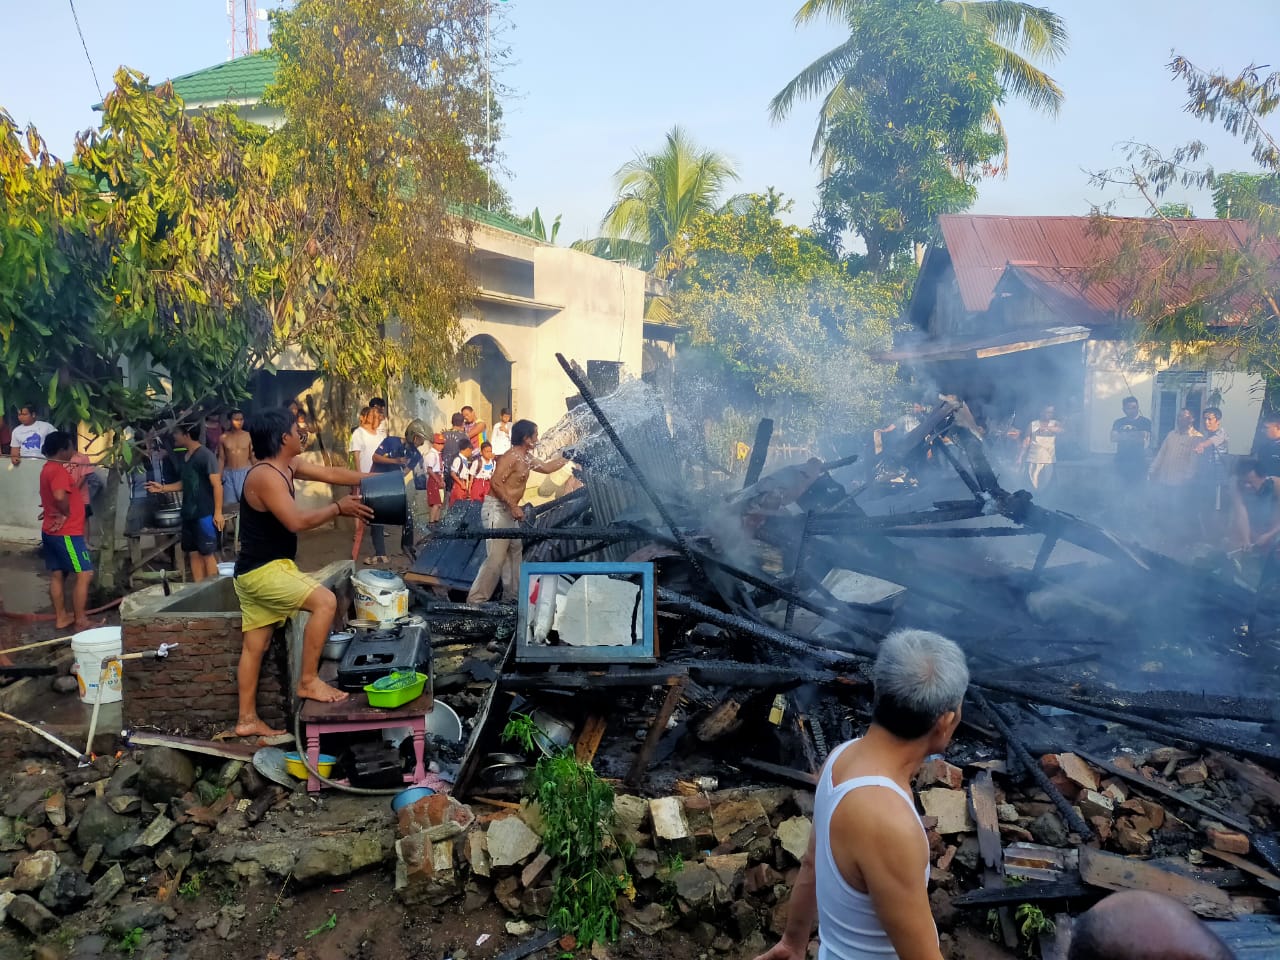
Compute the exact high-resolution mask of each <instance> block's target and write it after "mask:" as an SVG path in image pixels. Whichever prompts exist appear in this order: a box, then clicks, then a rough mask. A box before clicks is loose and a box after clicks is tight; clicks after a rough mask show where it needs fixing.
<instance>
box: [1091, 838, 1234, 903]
mask: <svg viewBox="0 0 1280 960" xmlns="http://www.w3.org/2000/svg"><path fill="white" fill-rule="evenodd" d="M1079 850H1080V879H1081V880H1083V881H1084V882H1085V883H1087V884H1090V885H1091V886H1095V887H1101V888H1102V889H1103V890H1147V891H1150V892H1151V893H1162V894H1164V895H1165V896H1168V897H1173V899H1175V900H1178V901H1180V902H1181V903H1184V904H1186V905H1187V906H1188V907H1190V908H1191V909H1192V910H1193V911H1195V912H1196V913H1198V914H1199V915H1200V916H1202V917H1211V918H1213V919H1215V920H1229V919H1232V918H1233V917H1235V911H1234V910H1232V908H1231V897H1230V896H1228V895H1227V893H1226V892H1224V891H1222V890H1219V889H1218V888H1217V887H1215V886H1213V885H1212V884H1208V883H1203V882H1202V881H1200V880H1193V879H1191V878H1190V877H1184V876H1182V875H1180V874H1177V873H1172V872H1170V871H1168V870H1164V869H1162V868H1160V867H1158V866H1156V865H1155V864H1154V863H1151V862H1149V861H1144V860H1133V859H1130V858H1129V857H1122V856H1120V855H1119V854H1115V853H1104V852H1103V851H1101V850H1094V849H1093V848H1092V847H1085V846H1082V847H1080V848H1079Z"/></svg>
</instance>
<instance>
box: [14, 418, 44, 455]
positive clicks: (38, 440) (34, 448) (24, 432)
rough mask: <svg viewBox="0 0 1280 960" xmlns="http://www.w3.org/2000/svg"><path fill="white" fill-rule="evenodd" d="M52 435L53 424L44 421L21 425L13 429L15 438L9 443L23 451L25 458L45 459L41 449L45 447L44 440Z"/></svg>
mask: <svg viewBox="0 0 1280 960" xmlns="http://www.w3.org/2000/svg"><path fill="white" fill-rule="evenodd" d="M51 433H53V424H52V423H46V422H45V421H44V420H37V421H36V422H35V423H20V424H18V425H17V426H16V427H14V428H13V438H12V439H11V440H10V441H9V442H10V443H11V444H13V446H14V447H17V448H18V449H19V450H21V451H22V454H21V456H23V457H43V456H44V454H43V453H41V452H40V448H41V447H42V446H44V438H45V437H47V436H48V435H49V434H51Z"/></svg>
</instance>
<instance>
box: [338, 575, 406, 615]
mask: <svg viewBox="0 0 1280 960" xmlns="http://www.w3.org/2000/svg"><path fill="white" fill-rule="evenodd" d="M400 582H401V583H403V582H404V581H400ZM351 586H352V587H353V588H354V589H355V604H356V619H357V620H377V621H378V622H379V623H382V622H385V621H387V620H398V619H399V618H400V617H403V616H405V615H406V614H407V613H408V612H409V589H408V587H400V588H399V589H381V588H378V587H371V586H370V585H369V584H368V583H367V582H364V583H362V582H361V581H359V580H357V579H356V578H355V577H352V578H351Z"/></svg>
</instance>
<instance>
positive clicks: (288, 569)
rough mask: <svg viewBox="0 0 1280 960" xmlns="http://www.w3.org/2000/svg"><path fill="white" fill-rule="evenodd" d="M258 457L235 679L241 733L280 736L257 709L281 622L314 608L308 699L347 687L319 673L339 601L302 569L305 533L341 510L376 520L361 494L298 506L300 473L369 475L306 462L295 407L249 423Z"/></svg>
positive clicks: (244, 528) (347, 479) (246, 520)
mask: <svg viewBox="0 0 1280 960" xmlns="http://www.w3.org/2000/svg"><path fill="white" fill-rule="evenodd" d="M248 429H249V439H250V442H251V443H252V444H253V456H254V459H255V460H256V461H257V462H256V463H255V464H254V466H253V467H252V468H251V469H250V470H249V473H248V475H247V476H246V477H245V480H244V495H243V496H242V497H241V498H240V556H239V558H238V559H237V560H236V575H235V585H236V596H238V597H239V598H240V615H241V620H242V628H243V630H244V647H243V648H242V649H241V651H240V667H239V669H238V670H237V671H236V684H237V686H238V688H239V692H240V713H239V717H238V718H237V720H236V735H237V736H241V737H249V736H255V735H259V736H274V735H276V734H279V733H282V732H283V731H281V730H273V729H271V728H270V727H268V726H267V725H266V724H265V723H264V722H263V721H262V719H261V718H260V717H259V716H258V702H257V701H258V675H259V673H260V672H261V669H262V657H263V654H265V653H266V652H267V646H268V645H269V644H270V643H271V637H272V634H274V633H275V628H276V627H277V626H279V625H280V624H282V623H284V622H285V621H286V620H288V619H289V618H290V617H292V616H294V615H295V614H296V613H298V611H300V610H306V611H307V612H308V613H310V614H311V617H310V619H308V620H307V625H306V628H305V629H304V630H303V634H302V671H301V673H300V674H299V676H298V686H297V695H298V696H299V697H301V698H303V699H306V700H320V701H324V702H329V703H332V702H335V701H338V700H345V699H346V698H347V694H345V693H343V692H342V691H341V690H336V689H334V688H333V687H331V686H329V685H328V684H327V683H325V682H324V681H323V680H321V679H320V675H319V669H320V651H321V649H322V648H323V647H324V643H325V640H327V639H328V637H329V630H330V628H331V627H332V626H333V617H334V614H335V613H336V612H337V609H338V605H337V601H336V600H335V599H334V596H333V591H332V590H329V589H328V588H326V587H323V586H321V585H320V584H319V583H317V582H316V581H315V580H313V579H312V578H311V577H309V576H307V575H306V574H305V573H303V572H302V571H301V570H299V569H298V565H297V564H296V563H295V562H294V561H295V559H296V558H297V555H298V533H299V532H300V531H302V530H311V529H314V528H315V527H318V526H321V525H322V524H325V523H328V522H329V521H330V520H333V519H334V518H336V517H339V516H343V517H355V518H357V519H360V520H366V521H367V520H369V519H371V518H372V517H373V511H372V510H371V509H369V507H367V506H365V504H363V503H361V502H360V498H359V496H357V495H351V496H346V497H343V498H342V499H341V500H339V501H337V502H335V503H331V504H329V505H328V506H325V507H321V508H320V509H319V510H299V509H298V505H297V503H296V502H295V500H294V488H293V482H294V480H299V479H300V480H317V481H319V482H321V483H333V484H343V485H346V486H355V485H356V484H358V483H359V482H360V481H361V480H362V479H363V478H364V477H366V476H368V474H362V473H359V472H358V471H355V470H347V469H344V468H342V467H327V466H321V465H318V464H313V463H304V462H302V461H298V460H297V459H296V458H297V456H298V454H300V453H301V452H302V440H301V438H300V437H299V435H298V424H297V420H296V419H295V418H294V416H293V415H292V414H291V413H290V412H289V411H288V410H283V409H282V410H267V411H265V412H263V413H257V414H254V415H253V416H251V417H250V418H249V423H248Z"/></svg>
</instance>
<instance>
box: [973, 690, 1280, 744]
mask: <svg viewBox="0 0 1280 960" xmlns="http://www.w3.org/2000/svg"><path fill="white" fill-rule="evenodd" d="M975 685H976V686H981V687H982V688H984V689H986V690H995V691H998V692H1000V693H1004V694H1010V695H1012V696H1015V697H1021V698H1022V699H1024V700H1034V701H1035V702H1036V703H1043V704H1045V705H1046V706H1050V707H1060V708H1062V709H1063V710H1071V711H1073V712H1074V713H1079V714H1083V715H1085V716H1087V717H1097V718H1098V719H1100V720H1109V721H1111V722H1112V723H1121V724H1124V725H1125V726H1127V727H1132V728H1134V729H1135V730H1142V731H1144V732H1146V733H1149V734H1151V735H1152V736H1153V737H1155V738H1156V739H1157V740H1160V741H1164V742H1168V741H1170V740H1184V741H1190V742H1192V743H1199V744H1203V745H1204V746H1208V747H1221V748H1222V749H1224V750H1230V751H1232V752H1233V753H1239V754H1244V755H1245V756H1250V757H1261V758H1262V759H1265V760H1269V761H1272V762H1276V761H1280V749H1277V748H1276V747H1274V746H1272V745H1271V744H1270V743H1266V744H1263V743H1257V742H1253V741H1247V740H1238V739H1233V738H1231V737H1228V736H1226V735H1225V734H1224V733H1223V732H1222V731H1220V730H1217V729H1201V728H1193V727H1188V726H1187V725H1186V724H1184V723H1178V722H1176V721H1169V720H1165V721H1163V722H1161V721H1158V720H1148V719H1147V718H1146V717H1140V716H1137V715H1135V714H1132V713H1124V712H1122V711H1120V710H1109V709H1106V708H1104V707H1098V706H1094V705H1093V704H1091V703H1088V702H1082V701H1080V700H1074V699H1072V698H1071V697H1067V696H1062V695H1059V694H1055V693H1048V692H1044V691H1042V690H1040V689H1039V688H1036V687H1033V686H1028V685H1026V684H1017V683H1008V682H1005V681H1003V680H992V679H990V678H986V679H983V680H982V681H981V683H975Z"/></svg>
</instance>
